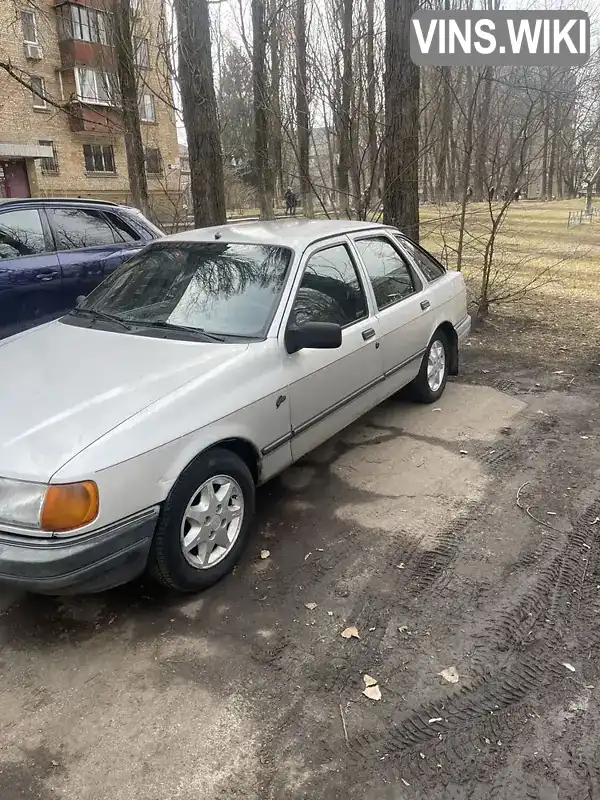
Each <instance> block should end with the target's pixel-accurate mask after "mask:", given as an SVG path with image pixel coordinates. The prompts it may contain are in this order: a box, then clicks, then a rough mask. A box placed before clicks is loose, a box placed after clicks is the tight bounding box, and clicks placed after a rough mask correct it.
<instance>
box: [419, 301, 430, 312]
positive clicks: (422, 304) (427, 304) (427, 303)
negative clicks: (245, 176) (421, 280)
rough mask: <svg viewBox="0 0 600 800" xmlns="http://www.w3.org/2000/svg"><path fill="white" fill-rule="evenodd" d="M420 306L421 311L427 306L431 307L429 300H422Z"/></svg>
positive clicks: (425, 309)
mask: <svg viewBox="0 0 600 800" xmlns="http://www.w3.org/2000/svg"><path fill="white" fill-rule="evenodd" d="M421 308H422V309H423V311H427V309H428V308H431V303H430V302H429V300H422V301H421Z"/></svg>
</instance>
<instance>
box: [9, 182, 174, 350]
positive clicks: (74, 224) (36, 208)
mask: <svg viewBox="0 0 600 800" xmlns="http://www.w3.org/2000/svg"><path fill="white" fill-rule="evenodd" d="M162 235H163V234H162V232H161V231H160V230H159V229H158V228H157V227H156V226H155V225H153V224H152V223H151V222H149V221H148V220H147V219H146V217H144V215H143V214H142V213H141V212H140V211H138V210H137V208H132V207H130V206H123V205H118V204H117V203H109V202H106V201H99V200H82V199H76V200H75V199H73V200H71V199H49V198H41V197H38V198H28V199H23V200H18V199H14V200H0V339H1V338H4V337H6V336H11V335H12V334H14V333H18V332H20V331H22V330H26V329H27V328H31V327H33V326H35V325H39V324H40V323H42V322H47V321H49V320H51V319H55V318H56V317H59V316H61V315H62V314H64V313H66V312H67V311H69V310H71V309H72V308H73V307H74V306H75V305H76V302H77V298H78V297H79V296H80V295H87V294H89V292H91V290H92V289H94V288H95V287H96V286H97V285H98V284H99V283H100V282H101V281H102V280H103V279H104V278H105V277H106V275H108V274H109V273H110V272H112V271H113V270H114V269H115V268H116V267H118V266H119V265H120V264H121V263H122V262H123V261H124V260H125V259H127V258H129V257H130V256H132V255H134V254H135V253H136V252H138V251H139V250H140V249H141V248H142V247H144V246H145V245H146V244H147V243H148V242H150V241H152V240H154V239H158V238H160V237H161V236H162Z"/></svg>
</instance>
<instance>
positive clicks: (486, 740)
mask: <svg viewBox="0 0 600 800" xmlns="http://www.w3.org/2000/svg"><path fill="white" fill-rule="evenodd" d="M483 741H484V742H485V743H486V744H491V742H490V740H489V739H488V738H487V737H486V738H485V739H484V740H483Z"/></svg>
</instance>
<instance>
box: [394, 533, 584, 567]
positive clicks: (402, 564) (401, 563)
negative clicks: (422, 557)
mask: <svg viewBox="0 0 600 800" xmlns="http://www.w3.org/2000/svg"><path fill="white" fill-rule="evenodd" d="M593 524H594V523H593V522H592V525H593ZM396 569H406V567H405V566H404V561H401V562H400V563H399V564H396Z"/></svg>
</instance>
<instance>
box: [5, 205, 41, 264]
mask: <svg viewBox="0 0 600 800" xmlns="http://www.w3.org/2000/svg"><path fill="white" fill-rule="evenodd" d="M46 249H47V248H46V242H45V239H44V229H43V228H42V220H41V219H40V212H39V211H38V210H37V209H35V208H23V209H18V210H17V209H15V210H14V211H3V212H2V213H0V258H3V259H4V258H20V257H21V256H31V255H35V254H36V253H44V252H45V251H46Z"/></svg>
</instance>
